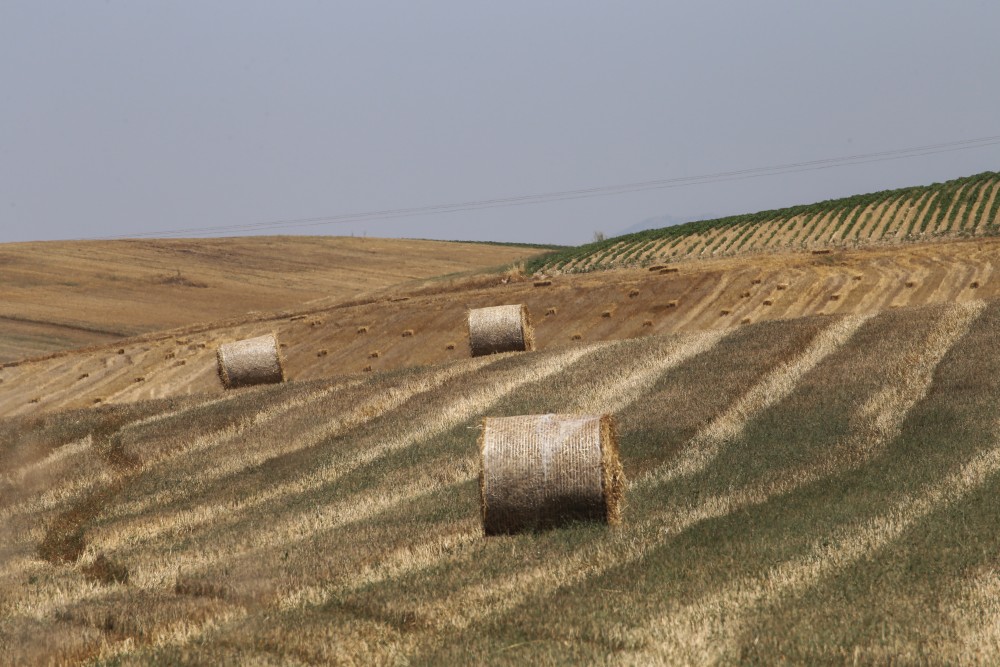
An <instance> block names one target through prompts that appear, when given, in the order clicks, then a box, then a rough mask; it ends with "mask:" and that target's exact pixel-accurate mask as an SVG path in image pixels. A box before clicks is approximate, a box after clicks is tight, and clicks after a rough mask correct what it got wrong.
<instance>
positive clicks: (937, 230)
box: [526, 172, 1000, 272]
mask: <svg viewBox="0 0 1000 667" xmlns="http://www.w3.org/2000/svg"><path fill="white" fill-rule="evenodd" d="M998 213H1000V173H997V172H986V173H983V174H977V175H975V176H971V177H968V178H961V179H956V180H953V181H948V182H946V183H935V184H933V185H929V186H918V187H910V188H903V189H899V190H885V191H881V192H874V193H870V194H862V195H855V196H852V197H845V198H843V199H835V200H828V201H822V202H817V203H815V204H809V205H803V206H793V207H789V208H785V209H779V210H771V211H761V212H758V213H750V214H744V215H736V216H729V217H725V218H718V219H715V220H700V221H697V222H690V223H686V224H683V225H675V226H672V227H664V228H661V229H650V230H645V231H641V232H637V233H635V234H628V235H625V236H620V237H616V238H612V239H607V240H604V241H597V242H594V243H588V244H586V245H582V246H578V247H575V248H566V249H563V250H557V251H554V252H552V253H547V254H544V255H540V256H538V257H536V258H534V259H533V260H531V261H529V262H528V263H527V266H526V268H527V270H529V271H531V272H536V271H554V272H583V271H596V270H601V269H606V268H613V267H621V266H647V265H652V264H655V263H662V262H667V261H676V260H681V259H689V258H696V257H712V256H727V255H733V254H738V253H745V252H759V251H765V250H777V249H782V248H789V249H795V248H818V247H824V246H829V245H834V246H843V245H860V244H868V243H880V242H885V241H890V240H892V241H896V242H901V241H907V240H915V239H919V238H921V237H927V236H932V235H933V236H938V235H945V234H949V235H963V236H967V235H974V234H977V235H978V234H998V233H1000V225H998V222H1000V221H998V219H997V218H998Z"/></svg>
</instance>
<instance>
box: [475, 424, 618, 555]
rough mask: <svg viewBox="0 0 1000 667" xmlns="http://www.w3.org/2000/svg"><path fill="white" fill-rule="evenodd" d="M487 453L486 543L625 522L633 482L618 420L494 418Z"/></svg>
mask: <svg viewBox="0 0 1000 667" xmlns="http://www.w3.org/2000/svg"><path fill="white" fill-rule="evenodd" d="M479 447H480V458H481V467H480V476H479V490H480V511H481V515H482V521H483V531H484V533H485V534H486V535H500V534H510V533H517V532H523V531H530V530H544V529H548V528H554V527H557V526H561V525H565V524H567V523H570V522H573V521H599V522H603V523H607V524H609V525H616V524H618V523H620V522H621V507H622V500H623V496H624V491H625V476H624V472H623V470H622V466H621V461H620V458H619V452H618V442H617V433H616V430H615V424H614V420H613V419H612V417H611V416H610V415H603V416H580V415H534V416H521V417H502V418H486V419H484V420H483V424H482V431H481V433H480V438H479Z"/></svg>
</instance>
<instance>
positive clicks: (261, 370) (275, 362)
mask: <svg viewBox="0 0 1000 667" xmlns="http://www.w3.org/2000/svg"><path fill="white" fill-rule="evenodd" d="M216 356H217V357H218V361H219V378H220V379H221V380H222V385H223V386H224V387H226V389H233V388H235V387H248V386H250V385H255V384H275V383H278V382H284V381H285V368H284V365H283V364H282V362H281V355H280V354H279V352H278V339H277V338H276V337H275V336H274V335H273V334H268V335H266V336H258V337H257V338H248V339H246V340H239V341H236V342H234V343H225V344H223V345H220V346H219V350H218V352H217V353H216Z"/></svg>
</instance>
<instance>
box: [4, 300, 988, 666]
mask: <svg viewBox="0 0 1000 667" xmlns="http://www.w3.org/2000/svg"><path fill="white" fill-rule="evenodd" d="M761 284H765V282H762V283H761ZM789 289H791V287H789ZM644 291H646V290H644ZM841 303H843V301H842V302H841ZM564 312H565V310H564V307H561V308H560V309H559V314H558V315H557V317H562V316H563V314H564ZM460 324H461V321H460ZM394 331H396V336H397V337H398V327H395V328H394ZM418 331H421V330H420V329H418ZM350 333H351V334H352V335H358V334H357V333H356V328H351V330H350ZM420 335H421V334H420V333H417V335H416V337H418V338H419V336H420ZM541 347H542V350H541V351H538V352H528V353H520V354H502V355H493V356H489V357H480V358H475V359H467V358H458V359H455V360H454V361H438V362H436V363H429V364H421V365H415V366H411V367H403V368H396V369H393V370H388V371H385V372H375V373H370V374H358V375H349V376H343V377H330V378H326V379H315V380H302V379H299V380H295V379H294V378H293V379H292V381H290V382H288V383H286V384H283V385H271V386H265V387H259V388H248V389H243V390H238V391H236V392H233V393H229V394H223V393H222V390H221V389H219V390H218V391H217V392H215V393H212V394H205V393H201V394H195V395H191V396H179V395H178V396H173V397H170V398H164V399H158V400H130V401H128V402H122V403H121V404H118V405H101V406H97V407H90V408H86V409H76V410H68V411H59V410H47V411H41V412H37V413H35V414H27V415H24V416H19V417H18V416H15V417H8V418H6V419H4V420H3V421H0V469H2V470H3V471H4V473H3V477H2V482H0V514H2V516H3V521H2V524H0V525H2V530H3V535H2V540H0V544H2V545H3V547H2V549H3V550H2V552H0V581H2V584H0V654H2V655H4V656H5V659H6V660H7V661H8V662H13V663H16V664H53V663H56V664H59V663H62V664H77V663H84V662H86V663H89V664H98V665H123V664H124V665H127V664H136V665H138V664H234V665H235V664H279V663H280V664H328V663H334V664H338V663H345V664H357V663H365V664H388V663H403V662H408V663H409V664H427V665H432V664H484V663H486V664H511V665H522V664H579V663H614V664H643V665H645V664H690V663H712V662H723V663H734V662H748V663H762V664H773V663H778V662H782V661H785V662H791V663H805V664H809V663H816V662H836V663H840V662H848V661H852V662H853V661H855V660H856V661H858V662H861V663H872V662H888V661H890V660H892V661H896V662H902V663H935V664H941V663H960V664H995V663H996V661H997V660H1000V642H998V641H997V637H998V636H1000V633H998V627H997V618H996V613H995V612H996V603H995V599H996V596H995V593H996V591H997V590H998V588H1000V579H998V575H997V572H998V567H1000V562H998V554H1000V531H997V530H996V526H997V512H998V505H997V501H996V497H997V492H998V490H1000V440H998V437H1000V430H998V423H997V421H996V417H995V410H994V406H995V405H996V404H997V402H998V401H1000V380H998V378H1000V355H998V354H997V352H996V350H997V349H998V348H1000V302H998V301H996V300H993V299H990V300H981V299H971V298H970V299H967V300H963V301H953V302H951V303H943V304H938V305H931V306H922V307H904V308H898V309H887V310H882V311H880V312H877V313H870V312H865V313H848V314H841V313H835V314H826V315H812V316H804V317H793V318H787V319H776V320H770V321H763V322H756V323H753V324H750V325H746V326H739V327H728V328H718V329H715V328H709V329H706V330H703V331H692V332H687V333H668V334H656V335H649V336H645V337H642V338H635V339H628V340H617V341H601V342H587V341H583V342H578V343H573V344H565V345H562V346H555V345H552V346H551V349H545V348H546V346H545V345H542V346H541ZM331 349H332V348H331ZM209 354H211V352H209ZM117 356H118V355H113V357H117ZM113 357H112V358H113ZM69 363H73V362H69ZM208 372H209V373H214V369H213V368H212V367H211V366H209V368H208ZM216 382H217V380H216ZM51 389H52V390H55V389H56V386H55V385H53V386H52V387H51ZM547 413H556V414H566V413H570V414H603V413H609V414H612V415H613V416H614V418H615V420H616V421H617V423H618V425H619V428H618V444H619V449H620V454H621V462H622V465H623V468H624V473H625V477H626V478H627V479H628V480H629V484H628V489H627V493H626V500H627V502H626V504H625V507H624V509H623V512H622V517H621V521H620V523H619V524H618V525H617V526H611V527H609V526H607V525H605V524H603V523H578V524H571V525H569V526H566V527H561V528H558V529H555V530H547V531H542V532H535V533H532V532H529V533H523V534H516V535H503V536H494V537H489V538H487V537H484V535H483V528H482V525H481V522H480V507H479V503H480V490H479V480H478V473H479V457H480V452H479V446H478V442H477V441H478V430H477V427H478V425H479V424H480V423H481V421H482V419H483V418H484V417H504V416H515V415H524V414H547Z"/></svg>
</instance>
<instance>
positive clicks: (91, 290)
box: [0, 236, 540, 362]
mask: <svg viewBox="0 0 1000 667" xmlns="http://www.w3.org/2000/svg"><path fill="white" fill-rule="evenodd" d="M538 252H540V250H539V249H538V248H527V247H513V246H504V245H500V244H482V243H455V242H448V241H415V240H406V239H373V238H355V237H329V236H312V237H310V236H270V237H268V236H257V237H244V238H220V239H171V240H156V239H151V240H128V241H56V242H44V243H9V244H3V245H0V284H2V285H3V290H2V292H0V362H4V361H11V360H14V359H19V358H23V357H27V356H33V355H39V354H45V353H48V352H51V351H54V350H60V349H67V348H73V347H81V346H85V345H94V344H98V343H107V342H110V341H114V340H116V339H118V338H122V337H125V336H131V335H135V334H140V333H144V332H148V331H154V330H162V329H172V328H176V327H181V326H186V325H190V324H194V323H198V322H206V321H214V320H219V319H222V318H226V317H232V316H235V315H243V314H244V313H246V312H248V311H270V310H279V309H286V308H293V307H296V306H299V305H301V304H303V303H305V302H307V301H310V300H313V299H318V298H331V299H333V300H335V301H343V300H346V299H349V298H351V297H354V296H355V295H357V294H359V293H362V292H369V291H371V290H374V289H380V288H384V287H387V286H390V285H395V284H398V283H402V282H407V281H412V280H417V279H426V278H430V277H432V276H438V275H441V274H450V273H461V272H466V271H473V270H481V269H484V268H491V267H495V266H498V265H504V264H508V263H510V262H513V261H516V260H520V259H523V258H526V257H530V256H532V255H534V254H537V253H538Z"/></svg>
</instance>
